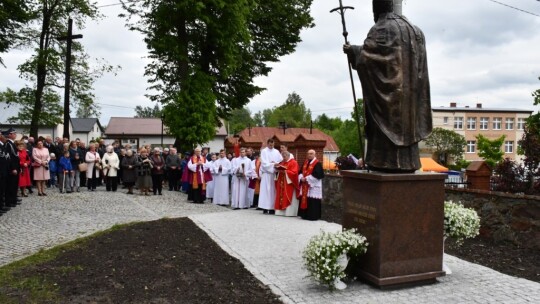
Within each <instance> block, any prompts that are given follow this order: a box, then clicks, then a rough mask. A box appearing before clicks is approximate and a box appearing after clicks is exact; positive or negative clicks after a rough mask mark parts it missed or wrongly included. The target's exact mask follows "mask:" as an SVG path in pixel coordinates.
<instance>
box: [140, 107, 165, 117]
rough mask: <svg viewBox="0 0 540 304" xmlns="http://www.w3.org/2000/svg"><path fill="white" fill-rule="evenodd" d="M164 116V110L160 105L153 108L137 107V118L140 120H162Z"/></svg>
mask: <svg viewBox="0 0 540 304" xmlns="http://www.w3.org/2000/svg"><path fill="white" fill-rule="evenodd" d="M162 114H163V110H162V109H161V108H160V107H159V104H156V105H155V106H154V107H153V108H152V107H142V106H136V107H135V117H139V118H152V117H153V118H160V117H161V115H162Z"/></svg>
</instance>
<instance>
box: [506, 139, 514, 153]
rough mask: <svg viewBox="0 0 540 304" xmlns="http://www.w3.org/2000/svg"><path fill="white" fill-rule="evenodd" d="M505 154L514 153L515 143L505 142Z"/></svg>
mask: <svg viewBox="0 0 540 304" xmlns="http://www.w3.org/2000/svg"><path fill="white" fill-rule="evenodd" d="M504 153H514V142H513V141H509V140H508V141H505V142H504Z"/></svg>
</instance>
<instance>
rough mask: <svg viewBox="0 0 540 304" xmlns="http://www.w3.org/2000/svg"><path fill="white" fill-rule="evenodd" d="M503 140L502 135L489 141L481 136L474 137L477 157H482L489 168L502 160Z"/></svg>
mask: <svg viewBox="0 0 540 304" xmlns="http://www.w3.org/2000/svg"><path fill="white" fill-rule="evenodd" d="M505 138H506V136H504V135H503V136H501V137H499V138H497V139H493V140H490V139H488V138H487V137H485V136H483V135H482V134H478V135H477V136H476V140H477V143H476V144H477V146H478V156H480V157H482V158H483V159H484V160H485V161H486V163H487V164H488V165H489V166H490V167H491V168H493V167H494V166H495V165H496V164H497V163H498V162H500V161H501V160H503V156H504V152H503V151H502V150H501V146H502V145H503V143H504V139H505Z"/></svg>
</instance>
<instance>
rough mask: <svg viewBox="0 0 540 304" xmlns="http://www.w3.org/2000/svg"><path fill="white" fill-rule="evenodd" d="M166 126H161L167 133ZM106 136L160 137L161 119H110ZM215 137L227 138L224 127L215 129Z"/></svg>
mask: <svg viewBox="0 0 540 304" xmlns="http://www.w3.org/2000/svg"><path fill="white" fill-rule="evenodd" d="M167 129H168V128H167V126H163V130H164V132H167ZM105 134H106V135H107V136H120V135H122V136H124V135H131V136H133V135H149V136H152V135H160V134H161V118H138V117H137V118H136V117H111V120H109V124H108V125H107V129H106V130H105ZM216 136H227V131H226V130H225V126H223V125H222V126H221V127H216Z"/></svg>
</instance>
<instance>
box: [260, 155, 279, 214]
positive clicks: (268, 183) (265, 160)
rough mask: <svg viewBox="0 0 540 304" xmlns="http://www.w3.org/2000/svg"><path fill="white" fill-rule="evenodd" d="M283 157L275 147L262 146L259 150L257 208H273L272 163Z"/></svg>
mask: <svg viewBox="0 0 540 304" xmlns="http://www.w3.org/2000/svg"><path fill="white" fill-rule="evenodd" d="M282 160H283V157H282V156H281V154H280V153H279V151H278V150H277V149H269V148H268V147H266V148H264V149H263V150H262V151H261V168H260V169H259V174H260V176H261V191H260V192H259V208H262V209H266V210H274V204H275V200H276V184H275V169H274V165H275V164H276V163H280V162H281V161H282Z"/></svg>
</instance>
